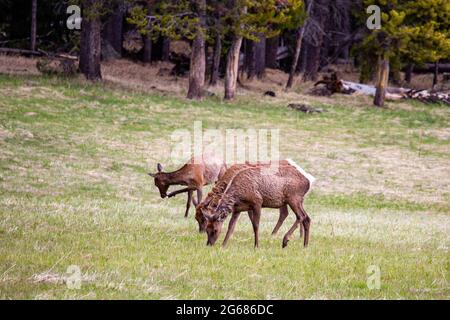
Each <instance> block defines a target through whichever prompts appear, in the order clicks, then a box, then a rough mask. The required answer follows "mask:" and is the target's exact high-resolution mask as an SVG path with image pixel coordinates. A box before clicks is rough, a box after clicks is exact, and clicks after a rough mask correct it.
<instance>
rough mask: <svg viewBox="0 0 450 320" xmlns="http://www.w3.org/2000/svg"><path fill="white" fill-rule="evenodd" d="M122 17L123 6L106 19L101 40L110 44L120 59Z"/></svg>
mask: <svg viewBox="0 0 450 320" xmlns="http://www.w3.org/2000/svg"><path fill="white" fill-rule="evenodd" d="M123 15H124V7H123V5H119V6H118V8H117V9H116V10H115V12H113V13H112V14H111V15H110V16H109V17H108V20H107V22H106V24H105V28H104V36H103V38H104V39H105V40H106V41H108V42H109V43H110V44H111V46H112V47H113V48H114V50H115V51H116V52H117V53H118V54H119V56H120V57H121V56H122V40H123Z"/></svg>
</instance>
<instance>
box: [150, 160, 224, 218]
mask: <svg viewBox="0 0 450 320" xmlns="http://www.w3.org/2000/svg"><path fill="white" fill-rule="evenodd" d="M156 168H157V170H158V172H157V173H149V175H150V176H151V177H153V178H155V185H156V186H157V187H158V189H159V194H160V195H161V198H165V197H169V198H171V197H173V196H175V195H177V194H179V193H184V192H187V195H188V196H187V203H186V212H185V214H184V216H185V217H187V216H188V214H189V208H190V206H191V201H192V193H193V192H194V191H197V199H199V201H201V199H202V189H203V186H205V185H208V184H211V183H214V182H216V181H217V180H219V179H220V178H221V177H222V175H223V174H224V173H225V170H226V166H225V164H224V163H223V161H222V160H221V159H219V158H216V157H215V156H213V155H207V154H203V155H202V156H200V157H192V158H191V159H190V160H189V161H188V162H187V163H186V164H185V165H183V166H182V167H181V168H180V169H178V170H176V171H173V172H163V167H162V165H161V164H160V163H158V165H157V167H156ZM173 185H182V186H187V187H186V188H184V189H180V190H176V191H173V192H171V193H169V194H167V191H168V189H169V187H170V186H173Z"/></svg>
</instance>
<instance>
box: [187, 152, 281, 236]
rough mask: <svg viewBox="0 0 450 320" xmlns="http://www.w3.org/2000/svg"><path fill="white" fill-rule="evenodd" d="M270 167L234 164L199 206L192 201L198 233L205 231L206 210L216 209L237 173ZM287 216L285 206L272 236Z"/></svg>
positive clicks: (267, 164)
mask: <svg viewBox="0 0 450 320" xmlns="http://www.w3.org/2000/svg"><path fill="white" fill-rule="evenodd" d="M287 164H289V163H288V161H287V160H281V161H279V162H278V165H287ZM270 165H271V164H269V163H256V164H249V163H246V164H235V165H233V166H231V167H229V168H228V169H227V171H226V172H225V174H224V175H223V176H222V178H220V180H219V181H218V182H217V183H216V185H215V186H214V188H213V189H212V190H211V192H209V193H208V195H207V196H206V198H205V200H203V201H202V202H201V203H200V204H198V203H197V202H196V201H195V199H194V204H195V206H196V211H195V219H196V220H197V222H198V227H199V232H205V231H206V224H207V220H206V218H205V213H207V212H208V211H207V210H214V209H215V208H216V207H217V204H218V202H219V200H220V198H221V196H222V194H223V192H224V191H225V189H226V188H227V186H228V184H229V183H230V181H231V180H232V179H233V178H234V176H235V175H236V174H238V173H239V172H241V171H242V170H244V169H248V168H256V167H258V166H266V167H268V166H270ZM288 214H289V212H288V208H287V206H283V207H281V208H280V216H279V218H278V222H277V224H276V226H275V228H274V229H273V231H272V235H275V234H277V232H278V230H279V229H280V227H281V226H282V225H283V222H284V220H286V218H287V216H288ZM248 215H249V217H250V220H251V219H252V211H251V210H250V211H248ZM228 230H230V229H228ZM228 237H229V235H228V233H227V237H226V238H225V242H224V244H226V242H227V240H228Z"/></svg>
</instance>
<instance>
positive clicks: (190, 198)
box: [184, 190, 192, 218]
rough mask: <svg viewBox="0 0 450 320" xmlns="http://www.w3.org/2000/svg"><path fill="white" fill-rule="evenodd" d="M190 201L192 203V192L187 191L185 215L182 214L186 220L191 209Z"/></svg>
mask: <svg viewBox="0 0 450 320" xmlns="http://www.w3.org/2000/svg"><path fill="white" fill-rule="evenodd" d="M191 201H192V190H189V191H188V196H187V202H186V213H185V214H184V217H185V218H187V216H188V214H189V208H190V207H191Z"/></svg>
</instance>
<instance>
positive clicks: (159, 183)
mask: <svg viewBox="0 0 450 320" xmlns="http://www.w3.org/2000/svg"><path fill="white" fill-rule="evenodd" d="M156 169H157V170H158V171H157V172H156V173H149V174H148V175H149V176H151V177H153V178H155V186H156V187H157V188H158V190H159V194H160V195H161V198H163V199H164V198H165V197H167V190H169V186H170V184H169V180H168V178H167V174H166V173H164V172H162V171H163V166H162V165H161V163H158V165H157V166H156Z"/></svg>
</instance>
